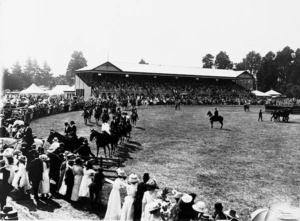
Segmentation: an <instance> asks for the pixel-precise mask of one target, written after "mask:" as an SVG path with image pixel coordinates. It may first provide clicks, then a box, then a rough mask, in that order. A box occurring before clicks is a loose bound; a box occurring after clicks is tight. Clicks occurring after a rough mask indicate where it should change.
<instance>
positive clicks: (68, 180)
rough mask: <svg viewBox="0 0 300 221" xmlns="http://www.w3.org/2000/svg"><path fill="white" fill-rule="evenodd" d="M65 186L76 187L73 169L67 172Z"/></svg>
mask: <svg viewBox="0 0 300 221" xmlns="http://www.w3.org/2000/svg"><path fill="white" fill-rule="evenodd" d="M65 184H66V185H67V186H73V185H74V173H73V170H72V168H71V167H68V168H67V170H66V175H65Z"/></svg>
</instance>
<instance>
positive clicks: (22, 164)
mask: <svg viewBox="0 0 300 221" xmlns="http://www.w3.org/2000/svg"><path fill="white" fill-rule="evenodd" d="M26 161H27V158H26V157H25V156H20V159H19V162H18V172H16V173H15V175H14V176H13V181H12V186H13V187H14V188H15V190H19V189H20V188H24V190H22V192H20V194H21V195H24V194H26V193H27V190H29V189H31V185H30V183H29V177H28V173H27V171H26Z"/></svg>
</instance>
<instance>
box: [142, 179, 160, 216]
mask: <svg viewBox="0 0 300 221" xmlns="http://www.w3.org/2000/svg"><path fill="white" fill-rule="evenodd" d="M157 197H158V191H157V185H156V182H155V180H153V179H150V180H149V181H148V182H147V191H146V192H145V193H144V197H143V200H142V203H143V204H142V221H150V220H151V214H150V212H149V205H150V203H152V202H154V201H155V200H156V199H157Z"/></svg>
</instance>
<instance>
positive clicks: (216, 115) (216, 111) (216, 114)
mask: <svg viewBox="0 0 300 221" xmlns="http://www.w3.org/2000/svg"><path fill="white" fill-rule="evenodd" d="M214 116H215V117H218V116H219V111H218V109H217V108H215V115H214Z"/></svg>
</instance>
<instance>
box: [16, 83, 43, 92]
mask: <svg viewBox="0 0 300 221" xmlns="http://www.w3.org/2000/svg"><path fill="white" fill-rule="evenodd" d="M45 93H46V92H45V91H43V90H42V89H41V88H39V87H38V86H36V85H35V84H34V83H32V85H30V86H29V87H28V88H26V89H24V90H22V91H21V92H20V94H45Z"/></svg>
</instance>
